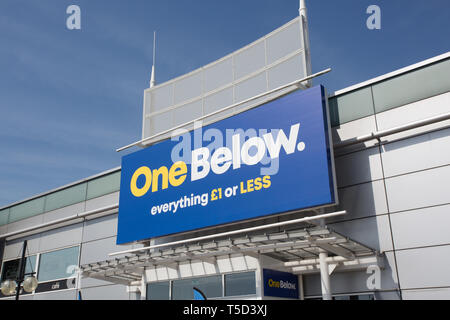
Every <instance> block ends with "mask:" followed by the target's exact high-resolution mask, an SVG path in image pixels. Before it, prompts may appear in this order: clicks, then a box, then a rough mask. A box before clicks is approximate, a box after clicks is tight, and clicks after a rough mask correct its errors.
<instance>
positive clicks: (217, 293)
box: [172, 275, 222, 300]
mask: <svg viewBox="0 0 450 320" xmlns="http://www.w3.org/2000/svg"><path fill="white" fill-rule="evenodd" d="M194 287H196V288H198V289H200V290H201V291H202V292H203V293H204V294H205V296H206V298H207V299H208V298H217V297H221V296H222V276H220V275H219V276H211V277H204V278H195V279H187V280H176V281H173V283H172V299H173V300H193V299H194V289H193V288H194Z"/></svg>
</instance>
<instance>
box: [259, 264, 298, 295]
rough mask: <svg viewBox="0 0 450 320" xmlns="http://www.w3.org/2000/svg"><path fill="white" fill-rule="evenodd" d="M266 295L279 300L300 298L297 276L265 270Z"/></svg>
mask: <svg viewBox="0 0 450 320" xmlns="http://www.w3.org/2000/svg"><path fill="white" fill-rule="evenodd" d="M263 281H264V295H265V296H268V297H279V298H292V299H298V298H299V291H298V277H297V276H296V275H295V274H292V273H288V272H281V271H276V270H270V269H263Z"/></svg>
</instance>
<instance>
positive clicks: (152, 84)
mask: <svg viewBox="0 0 450 320" xmlns="http://www.w3.org/2000/svg"><path fill="white" fill-rule="evenodd" d="M155 64H156V31H153V64H152V74H151V76H150V88H153V87H154V86H155V83H156V82H155Z"/></svg>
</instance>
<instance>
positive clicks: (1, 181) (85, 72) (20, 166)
mask: <svg viewBox="0 0 450 320" xmlns="http://www.w3.org/2000/svg"><path fill="white" fill-rule="evenodd" d="M71 4H76V5H78V6H80V8H81V28H82V29H81V30H73V31H71V30H68V29H67V28H66V18H67V17H68V15H67V14H66V8H67V7H68V6H69V5H71ZM371 4H377V5H379V6H380V7H381V10H382V11H381V12H382V24H381V27H382V28H381V30H376V31H374V30H368V29H367V27H366V19H367V17H368V15H367V14H366V9H367V7H368V6H369V5H371ZM307 5H308V15H309V20H310V38H311V53H312V65H313V71H320V70H322V69H324V68H327V67H332V68H333V71H332V72H331V73H330V74H328V75H326V76H324V77H322V78H321V82H322V83H323V84H324V85H325V86H326V87H327V88H328V91H330V92H332V91H335V90H339V89H342V88H345V87H347V86H349V85H352V84H355V83H358V82H361V81H364V80H368V79H370V78H373V77H375V76H378V75H382V74H384V73H387V72H390V71H393V70H395V69H398V68H401V67H404V66H407V65H410V64H412V63H416V62H419V61H421V60H424V59H427V58H431V57H433V56H436V55H439V54H442V53H445V52H447V51H449V47H450V43H449V41H448V37H449V30H450V13H449V12H450V2H449V1H448V0H428V1H407V0H370V1H366V0H340V1H336V0H308V1H307ZM297 14H298V0H278V1H275V0H239V1H236V0H227V1H218V0H195V1H192V0H191V1H188V0H158V1H156V0H129V1H119V0H108V1H106V0H70V1H66V0H40V1H36V0H2V1H1V2H0V112H1V113H0V147H1V157H0V206H3V205H7V204H9V203H11V202H15V201H18V200H21V199H24V198H26V197H30V196H33V195H35V194H37V193H41V192H44V191H46V190H49V189H52V188H56V187H58V186H61V185H64V184H67V183H70V182H72V181H75V180H78V179H82V178H85V177H87V176H90V175H93V174H96V173H99V172H101V171H104V170H107V169H110V168H113V167H116V166H119V165H120V158H121V156H122V155H123V154H118V153H116V152H115V149H116V148H117V147H121V146H123V145H126V144H128V143H131V142H134V141H136V140H138V139H139V138H140V133H141V117H142V96H143V90H144V89H145V88H147V87H148V82H149V78H150V69H151V64H152V38H153V30H157V32H158V51H157V73H156V80H157V82H159V83H161V82H164V81H167V80H169V79H171V78H173V77H176V76H179V75H182V74H184V73H186V72H189V71H192V70H193V69H196V68H198V67H200V66H202V65H204V64H207V63H209V62H212V61H214V60H216V59H218V58H220V57H222V56H224V55H226V54H228V53H231V52H232V51H234V50H236V49H239V48H240V47H242V46H244V45H246V44H248V43H250V42H252V41H254V40H256V39H258V38H259V37H261V36H263V35H265V34H267V33H269V32H270V31H272V30H274V29H276V28H277V27H279V26H281V25H282V24H284V23H286V22H287V21H289V20H291V19H293V18H294V17H295V16H296V15H297ZM316 83H317V82H316Z"/></svg>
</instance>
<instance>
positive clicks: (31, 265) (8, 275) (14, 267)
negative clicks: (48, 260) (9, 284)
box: [1, 256, 36, 281]
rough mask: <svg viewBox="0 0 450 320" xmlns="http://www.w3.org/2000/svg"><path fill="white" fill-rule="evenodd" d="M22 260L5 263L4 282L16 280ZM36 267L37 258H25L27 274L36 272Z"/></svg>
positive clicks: (3, 270)
mask: <svg viewBox="0 0 450 320" xmlns="http://www.w3.org/2000/svg"><path fill="white" fill-rule="evenodd" d="M19 264H20V259H15V260H10V261H5V262H4V263H3V268H2V280H1V281H4V280H8V279H9V280H15V279H16V278H17V272H18V271H19ZM35 267H36V256H30V257H26V258H25V273H31V272H34V270H35Z"/></svg>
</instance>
